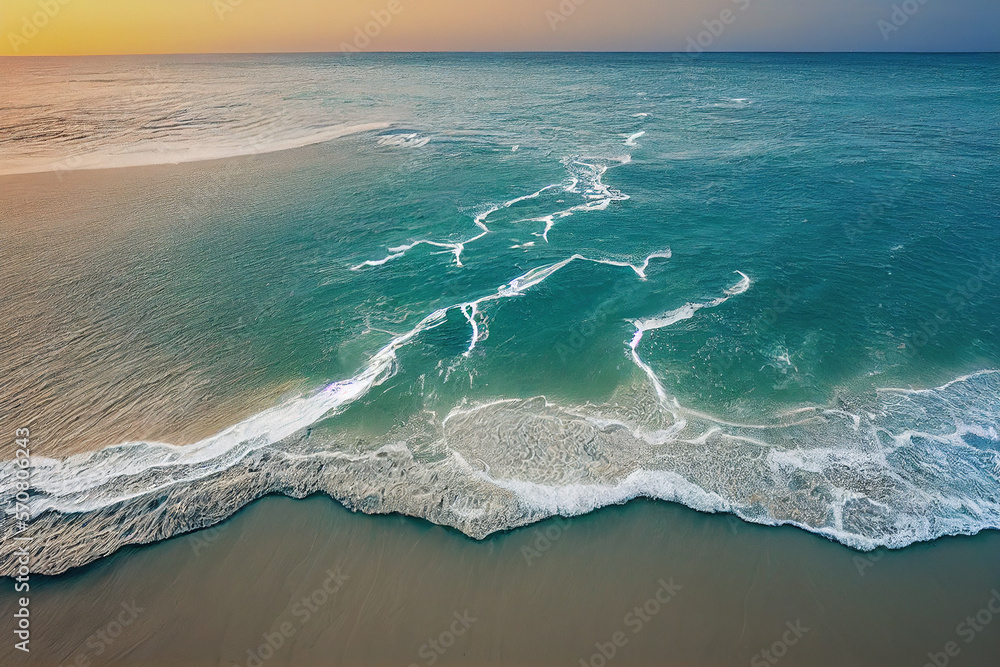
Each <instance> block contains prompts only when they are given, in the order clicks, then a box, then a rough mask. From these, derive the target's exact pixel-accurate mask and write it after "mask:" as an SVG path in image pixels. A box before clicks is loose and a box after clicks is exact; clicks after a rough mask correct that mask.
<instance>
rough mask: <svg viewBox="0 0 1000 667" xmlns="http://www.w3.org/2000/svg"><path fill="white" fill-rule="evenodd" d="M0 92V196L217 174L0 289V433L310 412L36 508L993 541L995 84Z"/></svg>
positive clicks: (371, 61)
mask: <svg viewBox="0 0 1000 667" xmlns="http://www.w3.org/2000/svg"><path fill="white" fill-rule="evenodd" d="M4 67H5V68H6V69H7V73H8V74H9V75H10V76H11V77H13V78H14V79H16V80H18V81H20V82H22V84H23V85H22V86H21V87H20V92H18V93H16V94H14V93H11V92H10V90H8V92H7V93H6V94H5V96H4V99H3V100H2V103H3V105H4V107H5V110H6V112H7V113H6V118H5V119H4V120H0V136H2V137H5V139H4V141H2V142H0V163H2V164H3V169H2V170H0V173H7V174H8V175H7V176H0V187H2V186H3V185H4V180H5V179H8V182H9V183H13V182H14V181H13V180H9V179H24V178H27V177H25V176H13V175H11V174H15V173H22V172H41V173H39V174H38V175H37V176H36V177H35V178H43V177H51V174H50V173H46V172H47V170H52V169H55V173H56V174H57V175H60V178H62V175H64V174H66V173H67V172H68V171H74V170H78V169H81V168H103V169H109V171H108V172H107V173H108V174H109V175H111V174H113V173H115V171H110V170H116V171H117V170H125V171H127V170H129V169H131V168H133V167H135V166H136V165H144V164H160V163H172V162H184V161H198V160H206V159H211V158H215V159H216V161H214V162H197V167H196V168H195V167H193V169H195V171H193V172H192V173H193V174H196V176H191V177H190V182H188V183H187V184H186V185H184V187H183V188H179V187H174V186H175V185H176V184H177V183H182V182H184V181H183V179H178V178H174V180H171V181H170V182H169V183H170V184H173V185H169V184H168V185H163V186H162V187H161V188H160V189H159V190H158V191H157V192H156V194H155V195H150V197H151V199H150V200H149V203H148V208H147V209H145V210H144V211H143V212H142V214H141V215H138V214H137V213H136V210H137V209H136V208H135V205H134V204H131V203H129V204H124V203H123V204H109V205H108V206H107V211H105V212H102V213H101V214H99V215H100V216H103V217H104V219H110V218H112V217H115V216H117V217H121V218H122V219H128V220H130V222H129V223H128V224H129V227H128V228H129V230H130V232H129V233H127V234H126V233H124V232H122V233H118V234H117V235H115V233H111V232H109V234H110V235H111V236H110V238H112V242H108V243H101V244H95V247H92V248H89V247H88V249H87V250H86V253H85V254H86V257H85V258H84V260H82V261H80V262H79V263H74V264H67V263H65V262H59V261H56V262H51V263H50V267H49V268H47V269H41V268H40V269H39V270H38V274H35V275H29V276H28V277H26V278H25V277H23V276H22V279H21V280H19V281H17V282H16V284H17V288H16V290H15V292H14V294H13V296H12V303H13V304H14V307H13V308H12V309H8V313H7V314H6V315H5V317H6V318H8V319H6V320H5V321H4V324H3V326H4V331H5V333H4V336H3V338H4V344H5V345H6V346H7V348H8V353H9V354H8V355H7V358H6V359H4V361H3V362H2V363H3V364H4V365H5V366H6V368H5V370H6V371H8V373H6V374H5V375H6V376H7V377H9V378H13V380H12V381H8V383H7V387H6V388H5V390H4V392H3V395H2V396H0V398H2V399H3V401H4V402H5V404H6V406H7V407H9V408H12V409H13V410H14V412H15V413H16V414H18V415H22V416H23V415H31V414H35V413H37V412H39V411H42V412H45V411H48V412H45V414H47V415H48V414H51V415H53V416H52V417H51V418H50V419H48V420H47V421H46V424H45V429H46V431H47V432H49V433H50V434H51V435H50V436H49V438H50V440H52V441H56V442H58V441H59V439H60V438H63V439H67V438H71V437H76V436H77V435H78V434H81V433H83V432H84V431H86V433H87V435H88V437H89V438H93V437H99V436H94V435H93V433H95V432H97V433H99V432H100V431H101V429H103V428H105V427H108V426H110V425H111V423H112V422H114V421H115V420H118V422H129V421H130V420H133V421H134V420H136V419H140V418H142V419H145V418H147V417H148V413H149V412H151V411H153V412H157V413H158V414H163V410H164V406H170V405H171V403H172V402H176V403H177V404H178V405H180V404H184V405H187V404H192V405H193V404H195V403H198V401H199V400H202V398H199V397H204V400H208V401H211V400H212V397H215V398H218V397H219V396H226V397H227V400H229V399H231V398H233V397H234V396H235V397H237V398H238V397H239V396H240V395H241V394H251V393H253V392H254V391H255V389H258V388H260V387H274V386H282V385H284V384H289V386H294V387H296V390H295V396H286V397H285V399H284V400H283V401H281V402H279V403H278V404H277V405H276V406H275V407H273V408H271V409H269V410H268V411H266V412H264V413H258V414H256V415H255V416H252V417H249V418H248V419H247V421H245V422H240V423H239V424H238V425H237V426H236V427H234V428H230V429H228V430H225V431H223V432H221V433H220V434H219V435H218V436H215V437H212V438H209V439H207V440H201V441H200V442H198V443H197V444H195V445H193V446H191V447H189V448H187V449H184V450H178V449H176V448H172V447H167V446H163V445H157V444H149V443H143V442H138V443H132V444H129V445H127V446H121V447H114V448H112V449H106V450H104V451H103V452H99V453H94V454H80V455H75V456H74V457H71V458H69V459H66V460H56V459H55V458H51V459H39V460H37V461H36V466H37V468H36V470H35V476H34V484H35V492H36V493H35V495H34V499H33V511H34V514H35V516H36V517H42V516H44V517H46V520H47V521H50V522H54V523H58V522H59V521H62V520H63V519H62V517H63V516H66V515H77V516H79V515H80V514H81V513H83V514H86V513H87V512H91V513H99V514H100V516H101V517H103V519H102V520H107V521H112V522H113V521H118V522H124V523H125V524H128V522H129V521H133V522H136V524H137V525H139V528H134V530H135V534H131V535H129V536H128V537H122V538H121V541H122V542H123V543H124V542H127V541H149V540H150V539H158V538H160V537H163V536H165V534H167V533H170V534H172V533H173V532H177V531H181V530H185V529H189V528H192V527H197V526H199V525H205V524H206V523H211V522H213V521H216V520H219V519H221V518H222V517H224V516H226V515H227V514H228V513H231V512H232V511H235V510H236V509H238V507H239V506H240V505H242V504H244V503H245V502H247V501H248V500H249V499H250V498H251V497H256V496H257V495H260V494H261V493H266V492H268V491H280V492H287V493H291V494H292V495H302V494H305V493H310V492H314V491H325V492H328V493H331V494H332V495H334V496H335V497H338V498H339V499H341V500H342V501H344V502H345V503H347V504H348V505H350V506H352V507H358V508H361V509H364V510H366V511H373V512H382V511H401V512H405V513H408V514H413V515H417V516H424V517H427V518H430V519H432V520H435V521H438V522H440V523H445V524H449V525H454V526H456V527H459V528H461V529H462V530H465V531H466V532H468V533H469V534H472V535H476V536H479V535H482V534H486V533H489V532H491V531H493V530H497V529H502V528H507V527H512V526H516V525H521V524H523V523H526V522H529V521H534V520H537V519H540V518H542V517H544V516H549V515H552V514H564V515H573V514H579V513H581V512H586V511H589V510H591V509H594V508H596V507H599V506H602V505H605V504H608V503H614V502H622V501H624V500H627V499H629V498H632V497H636V496H649V497H654V498H663V499H666V500H676V501H679V502H682V503H685V504H688V505H690V506H692V507H695V508H697V509H704V510H708V511H731V512H735V513H736V514H738V515H739V516H741V517H743V518H745V519H747V520H750V521H755V522H759V523H793V524H796V525H800V526H802V527H803V528H806V529H808V530H811V531H814V532H818V533H821V534H824V535H827V536H829V537H832V538H834V539H837V540H839V541H842V542H844V543H846V544H849V545H851V546H855V547H858V548H872V547H874V546H877V545H880V544H885V545H889V546H893V547H900V546H905V545H907V544H910V543H912V542H914V541H918V540H927V539H933V538H935V537H938V536H941V535H945V534H956V533H971V532H977V531H979V530H982V529H984V528H1000V479H998V475H1000V436H998V432H1000V374H998V373H997V372H996V369H1000V296H998V291H997V290H998V286H1000V209H998V204H997V201H998V199H997V194H998V192H1000V187H998V186H1000V166H998V164H1000V163H998V160H997V157H998V155H1000V150H998V149H1000V107H998V103H1000V76H998V74H1000V57H998V56H996V55H978V56H975V55H973V56H930V55H927V56H924V55H906V56H897V55H713V56H704V57H698V58H689V57H687V56H675V55H655V54H649V55H615V54H610V55H608V54H602V55H597V54H594V55H583V54H567V55H531V54H527V55H389V54H377V55H374V54H373V55H355V56H350V57H346V56H340V55H337V56H323V55H304V56H269V57H250V56H247V57H225V58H223V57H215V58H207V57H178V58H171V59H167V58H161V59H83V60H75V61H65V60H58V59H55V60H31V59H22V60H19V61H17V62H16V63H13V62H5V63H4ZM67 81H68V83H65V82H67ZM56 82H64V83H61V84H59V85H57V84H56ZM54 91H55V92H54ZM0 118H3V116H0ZM247 154H254V155H256V157H252V158H249V157H235V158H234V156H241V155H247ZM223 158H228V159H223ZM171 169H173V168H171ZM164 183H166V181H164ZM16 192H17V188H15V187H11V188H10V189H9V190H8V195H6V196H8V197H12V198H13V197H16ZM48 215H50V217H51V216H53V215H55V216H57V217H58V215H59V213H58V212H57V213H54V214H53V213H51V212H50V213H49V214H48ZM63 215H64V216H65V217H67V218H71V217H72V216H73V215H74V212H73V211H72V207H69V209H68V210H66V211H65V212H64V213H63ZM137 218H139V219H140V222H135V220H136V219H137ZM147 218H148V219H151V220H154V219H155V220H154V221H153V222H143V221H145V220H146V219H147ZM7 227H8V232H9V234H8V239H7V249H6V250H5V251H4V252H9V253H10V255H9V257H10V258H15V257H16V258H20V259H23V258H30V257H32V256H34V255H38V254H39V253H41V252H42V251H41V250H40V249H39V248H40V243H39V241H38V239H37V238H36V237H33V236H32V234H31V233H30V232H29V231H23V230H22V231H16V230H17V226H16V225H15V224H13V223H12V224H10V225H9V226H7ZM147 227H148V228H147ZM10 230H14V231H10ZM64 243H65V246H66V248H69V247H71V246H73V244H75V243H78V242H77V241H65V242H64ZM49 251H50V252H55V253H56V255H57V259H58V257H61V256H68V253H69V251H68V250H66V251H65V252H63V251H62V250H60V249H59V247H58V243H57V248H56V250H55V251H51V248H50V249H49ZM60 252H62V253H63V254H62V255H60V254H59V253H60ZM33 253H34V255H33ZM21 266H23V262H22V263H21ZM108 267H113V269H112V270H108ZM0 270H2V269H0ZM8 271H13V269H8ZM45 271H48V272H49V273H48V274H46V273H45ZM53 276H55V277H53ZM67 281H68V282H67ZM12 284H13V283H12ZM67 284H72V285H73V289H72V293H71V294H69V295H68V294H67V293H66V292H65V289H64V290H63V291H60V289H59V288H58V287H54V285H63V286H65V285H67ZM116 290H117V291H116ZM109 294H111V295H113V296H108V295H109ZM95 301H100V302H101V303H104V304H105V305H106V306H107V307H102V308H101V309H99V310H100V313H99V314H97V313H95V312H92V311H94V310H95V309H93V308H91V307H90V306H88V305H87V304H91V305H92V304H93V303H94V302H95ZM39 304H41V305H39ZM19 308H20V310H18V309H19ZM15 315H18V316H19V317H17V318H15V317H14V316H15ZM74 327H76V328H79V330H80V331H83V332H84V333H83V334H81V335H79V336H76V337H73V336H69V337H67V338H65V340H66V341H68V342H66V343H65V344H64V345H60V346H58V349H54V346H48V347H46V346H44V345H41V344H40V343H39V345H37V346H36V347H37V349H38V350H42V351H41V352H38V354H37V355H35V356H33V358H32V365H31V372H30V373H28V372H27V371H25V364H24V362H23V361H18V360H17V354H18V350H19V348H18V345H21V346H29V347H30V345H33V344H34V340H33V339H32V336H33V335H39V336H40V334H32V333H29V329H30V331H34V332H39V331H48V332H52V333H50V334H49V335H50V336H53V337H55V338H57V339H58V338H59V337H60V336H61V335H62V334H63V333H65V332H69V331H73V330H76V329H74ZM29 339H31V341H32V342H31V343H30V344H29V343H25V342H24V341H26V340H29ZM39 340H40V339H39ZM100 341H103V343H101V342H100ZM108 341H111V342H108ZM20 349H25V348H23V347H22V348H20ZM32 349H34V348H32ZM110 360H114V363H115V366H116V367H115V368H110V367H109V364H110V363H111V361H110ZM39 369H41V370H39ZM39 378H41V379H39ZM15 395H16V397H15ZM218 400H221V399H218ZM234 400H235V399H234ZM97 403H99V404H100V405H101V406H102V408H101V410H100V411H99V414H95V411H94V410H93V409H91V406H94V405H95V404H97ZM117 406H128V407H127V408H119V407H117ZM154 407H155V409H153V408H154ZM71 414H72V415H73V416H74V419H73V420H69V419H66V423H62V424H61V423H59V420H60V417H59V415H71ZM170 419H171V420H184V419H185V414H184V411H182V410H179V411H177V412H176V414H171V416H170ZM88 420H89V421H88ZM81 423H82V424H84V426H81V425H80V424H81ZM118 426H120V423H119V424H118ZM112 430H113V429H112ZM168 430H169V429H168ZM124 439H127V438H123V440H124ZM143 439H144V438H138V440H143ZM121 442H122V440H116V441H109V442H104V443H103V444H104V445H106V446H115V445H119V444H120V443H121ZM171 444H188V443H171ZM345 466H346V467H345ZM237 469H238V471H239V472H238V473H237ZM84 472H85V474H84ZM2 474H3V475H4V476H9V475H12V474H13V466H11V465H9V464H8V465H7V467H5V468H3V471H2ZM234 476H235V477H234ZM234 479H235V480H237V481H233V480H234ZM6 481H7V480H6V479H5V482H6ZM213 484H218V485H222V486H225V487H226V489H227V490H226V492H225V493H223V492H219V493H218V496H217V498H215V499H213V495H212V494H213V492H212V489H213V488H214V487H213ZM240 485H244V486H245V487H246V491H245V492H243V491H239V492H237V491H233V490H232V488H231V487H237V486H240ZM195 487H196V488H198V489H199V493H200V494H201V495H199V500H198V501H197V502H196V503H195V504H194V505H195V507H192V504H191V502H190V498H189V492H190V489H191V488H195ZM4 488H7V486H6V484H5V486H4ZM4 493H7V492H4ZM150 498H152V499H154V501H155V502H153V503H152V504H148V501H149V499H150ZM182 499H183V501H182ZM140 505H141V508H142V512H141V514H142V516H141V517H140V516H139V510H138V509H136V508H138V507H140ZM123 517H124V518H123ZM140 524H141V525H140ZM164 525H169V528H163V526H164ZM67 530H68V529H67ZM143 531H146V532H145V533H144V532H143ZM150 531H152V532H150ZM121 532H122V533H127V532H128V530H126V529H122V531H121ZM147 533H148V534H147ZM65 539H66V540H69V541H70V542H73V543H74V544H75V543H77V542H78V543H80V544H83V545H84V546H82V547H81V548H80V549H79V551H80V552H86V553H90V552H93V553H94V554H97V553H98V552H106V551H107V549H108V547H107V546H94V545H92V544H91V543H90V542H88V539H89V538H86V537H83V536H80V535H74V534H72V532H71V531H68V532H67V537H65ZM89 557H93V556H84V557H81V558H82V559H83V560H86V559H87V558H89ZM58 567H59V566H58V565H56V564H53V565H52V568H53V569H58Z"/></svg>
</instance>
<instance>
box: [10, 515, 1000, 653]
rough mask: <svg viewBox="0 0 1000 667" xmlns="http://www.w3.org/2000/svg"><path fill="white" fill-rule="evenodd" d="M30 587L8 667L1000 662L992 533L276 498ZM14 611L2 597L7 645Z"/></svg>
mask: <svg viewBox="0 0 1000 667" xmlns="http://www.w3.org/2000/svg"><path fill="white" fill-rule="evenodd" d="M31 586H32V591H31V592H32V595H31V614H32V619H33V624H32V639H31V647H32V651H31V653H30V656H25V655H24V654H22V653H20V652H18V651H15V650H14V649H13V640H12V639H11V635H10V632H9V631H6V632H5V633H4V635H5V637H6V639H5V641H4V645H3V646H2V647H0V664H3V665H81V666H84V665H105V664H114V665H143V666H147V667H154V666H159V665H164V666H166V665H178V666H179V665H184V666H195V665H251V666H252V665H414V664H415V665H431V664H436V665H440V664H447V665H588V664H589V665H592V666H594V667H601V666H602V665H608V664H615V665H752V666H754V667H756V666H757V665H774V664H779V663H780V664H782V665H848V664H849V665H879V666H886V665H914V666H915V667H919V666H921V665H925V664H934V663H932V662H931V660H932V658H931V656H930V655H929V654H931V655H933V657H934V659H935V660H936V661H937V665H938V667H941V665H944V664H952V665H962V666H979V665H983V666H986V665H996V664H997V658H998V656H1000V613H995V612H994V611H991V610H990V609H989V607H990V605H991V604H992V606H993V610H996V611H1000V592H998V591H1000V532H996V531H988V532H986V533H983V534H980V535H979V536H976V537H972V538H949V539H943V540H939V541H937V542H934V543H930V544H922V545H916V546H913V547H910V548H908V549H905V550H903V551H899V552H876V553H875V554H871V555H866V554H859V553H857V552H854V551H851V550H849V549H847V548H845V547H842V546H840V545H837V544H834V543H831V542H828V541H826V540H824V539H822V538H819V537H816V536H814V535H811V534H808V533H805V532H802V531H800V530H797V529H794V528H766V527H761V526H753V525H748V524H744V523H742V522H740V521H738V520H736V519H733V518H731V517H727V516H710V515H703V514H699V513H697V512H694V511H692V510H689V509H687V508H684V507H681V506H677V505H670V504H666V503H656V502H648V501H637V502H633V503H631V504H629V505H627V506H622V507H612V508H608V509H605V510H602V511H599V512H596V513H594V514H592V515H589V516H585V517H581V518H577V519H573V520H569V521H565V520H551V521H547V522H545V523H542V524H539V525H537V526H532V527H528V528H526V529H522V530H518V531H514V532H511V533H506V534H502V535H497V536H494V537H492V538H490V539H487V540H485V541H484V542H475V541H473V540H470V539H468V538H466V537H464V536H462V535H460V534H458V533H456V532H454V531H451V530H447V529H444V528H440V527H437V526H434V525H431V524H428V523H426V522H423V521H419V520H415V519H409V518H405V517H400V516H389V517H384V516H383V517H369V516H365V515H354V514H351V513H350V512H348V511H346V510H345V509H343V508H342V507H341V506H339V505H337V504H336V503H334V502H332V501H330V500H329V499H327V498H325V497H314V498H311V499H308V500H305V501H293V500H289V499H287V498H282V497H270V498H266V499H264V500H262V501H259V502H257V503H255V504H253V505H251V506H250V507H248V508H246V509H245V510H243V511H242V512H240V513H239V514H238V515H236V516H235V517H234V518H233V519H231V520H230V521H228V522H226V523H224V524H221V525H220V526H218V527H216V528H213V529H209V530H206V531H200V532H197V533H193V534H190V535H186V536H182V537H179V538H175V539H171V540H168V541H166V542H162V543H159V544H156V545H153V546H150V547H143V548H128V549H125V550H123V551H121V552H119V553H118V554H116V555H114V556H112V557H110V558H107V559H105V560H103V561H100V562H98V563H95V564H93V565H92V566H89V567H86V568H82V569H81V570H76V571H73V572H70V573H68V574H66V575H63V576H59V577H32V579H31ZM14 606H15V599H14V594H13V592H12V586H11V582H10V581H9V580H6V581H5V582H4V585H3V590H2V592H0V614H2V616H3V618H4V619H6V620H5V622H4V624H5V626H7V627H9V624H10V619H11V617H12V615H13V613H14ZM977 614H978V617H979V618H978V620H976V616H977ZM970 616H971V617H972V619H971V624H970V621H969V620H966V619H967V617H970ZM269 640H270V643H271V645H273V646H277V648H271V646H270V645H268V641H269ZM949 650H950V651H951V653H952V654H953V655H952V656H949V655H947V651H949ZM764 651H767V653H764ZM602 652H603V653H604V654H606V655H610V656H612V658H611V659H610V660H609V659H608V658H606V657H604V655H602ZM26 658H27V659H26Z"/></svg>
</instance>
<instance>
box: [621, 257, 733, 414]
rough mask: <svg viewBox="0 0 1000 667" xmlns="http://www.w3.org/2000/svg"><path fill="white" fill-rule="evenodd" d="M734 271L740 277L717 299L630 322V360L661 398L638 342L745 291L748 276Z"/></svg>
mask: <svg viewBox="0 0 1000 667" xmlns="http://www.w3.org/2000/svg"><path fill="white" fill-rule="evenodd" d="M647 263H648V260H647ZM633 268H634V267H633ZM736 273H738V274H740V276H742V279H741V280H740V281H739V282H738V283H736V284H735V285H733V286H732V287H730V288H728V289H727V290H726V291H725V296H721V297H718V298H717V299H712V300H711V301H707V302H704V303H686V304H684V305H683V306H681V307H680V308H677V309H675V310H671V311H669V312H667V313H664V314H663V315H660V316H659V317H651V318H648V319H644V320H633V321H632V324H633V325H634V326H635V335H634V336H632V340H631V341H630V342H629V347H630V348H631V350H632V361H633V362H634V363H635V365H636V366H638V367H639V368H640V369H641V370H642V372H643V373H645V374H646V376H647V377H648V378H649V380H650V382H651V383H652V384H653V387H654V388H655V390H656V394H657V396H659V397H660V399H661V400H663V401H666V400H667V393H666V391H665V390H664V388H663V385H662V384H661V383H660V380H659V378H658V377H657V376H656V373H655V372H654V371H653V369H652V368H650V367H649V364H647V363H646V362H645V361H643V360H642V357H641V356H640V355H639V344H640V343H642V339H643V337H644V336H645V335H646V332H647V331H655V330H656V329H663V328H664V327H669V326H670V325H672V324H676V323H677V322H681V321H683V320H687V319H690V318H692V317H694V314H695V313H696V312H698V311H699V310H701V309H702V308H715V307H716V306H721V305H722V304H724V303H725V302H726V301H728V300H729V299H731V298H732V297H734V296H736V295H738V294H743V293H744V292H746V291H747V290H748V289H750V278H749V277H748V276H747V275H746V274H745V273H743V272H741V271H736Z"/></svg>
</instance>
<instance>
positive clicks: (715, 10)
mask: <svg viewBox="0 0 1000 667" xmlns="http://www.w3.org/2000/svg"><path fill="white" fill-rule="evenodd" d="M393 3H399V4H398V5H393ZM561 3H562V6H563V7H564V9H563V11H562V12H560V4H561ZM904 4H907V5H908V7H909V8H910V9H911V10H912V9H913V8H916V11H914V12H913V13H912V15H906V14H903V13H897V14H896V23H897V24H898V26H897V25H893V24H892V23H891V21H892V16H893V5H900V6H901V5H904ZM390 5H393V6H394V7H396V8H399V7H401V10H400V11H398V12H397V13H396V14H395V15H390V14H388V13H387V12H386V11H385V10H386V9H387V7H389V6H390ZM46 8H47V9H48V15H47V14H46V13H45V11H44V10H45V9H46ZM569 8H572V11H569ZM723 10H729V11H730V12H731V14H729V15H727V16H726V17H727V19H729V20H730V23H729V24H728V25H725V24H721V23H719V22H715V23H714V27H715V29H716V32H719V34H718V35H711V34H709V33H708V32H705V33H704V34H702V35H701V39H702V42H703V44H707V50H713V51H802V50H806V51H997V50H1000V0H0V29H2V33H3V39H2V40H0V55H13V54H17V55H86V54H120V53H206V52H215V53H218V52H222V53H235V52H289V51H340V50H342V48H343V45H344V44H345V43H346V44H354V45H357V46H361V47H363V50H369V51H524V50H528V51H679V50H684V49H686V48H688V46H689V45H690V44H691V42H690V41H689V39H697V38H698V36H699V33H701V32H702V31H704V30H706V26H705V25H704V22H705V21H709V22H712V21H713V20H715V19H718V18H719V16H720V13H721V12H722V11H723ZM373 11H375V12H380V11H381V12H382V17H383V20H384V19H385V18H386V17H388V16H391V20H389V21H388V23H387V25H385V26H384V27H382V26H377V28H378V29H377V32H378V34H377V36H375V37H374V38H373V39H371V41H370V43H368V44H365V42H364V39H365V38H358V34H359V32H358V31H361V30H364V28H365V26H366V24H369V22H371V21H372V20H373V17H372V12H373ZM557 19H565V20H557ZM904 19H905V21H904ZM880 20H881V21H885V23H883V24H882V25H881V27H880V25H879V21H880ZM710 25H711V23H710ZM720 26H723V30H721V32H720V31H719V27H720ZM890 27H892V28H895V27H898V30H890ZM375 28H376V24H371V25H370V26H369V30H370V31H371V32H372V33H375V32H376V29H375Z"/></svg>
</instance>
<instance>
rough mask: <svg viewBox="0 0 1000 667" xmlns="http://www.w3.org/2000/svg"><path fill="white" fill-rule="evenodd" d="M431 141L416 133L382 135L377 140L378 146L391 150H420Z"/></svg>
mask: <svg viewBox="0 0 1000 667" xmlns="http://www.w3.org/2000/svg"><path fill="white" fill-rule="evenodd" d="M430 141H431V138H430V137H425V136H423V135H421V134H420V133H418V132H407V133H398V134H383V135H382V136H381V137H379V138H378V141H377V143H378V145H379V146H387V147H391V148H422V147H423V146H426V145H427V144H429V143H430Z"/></svg>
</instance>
